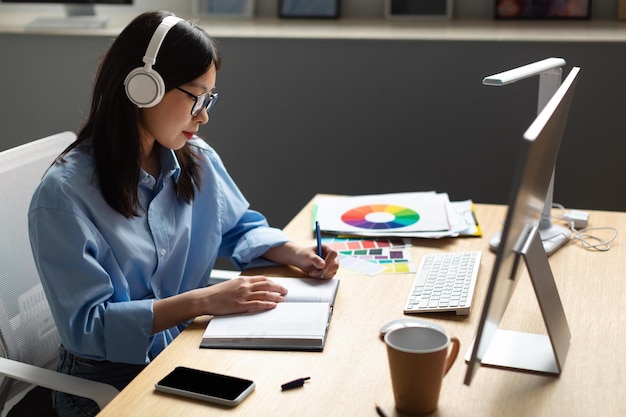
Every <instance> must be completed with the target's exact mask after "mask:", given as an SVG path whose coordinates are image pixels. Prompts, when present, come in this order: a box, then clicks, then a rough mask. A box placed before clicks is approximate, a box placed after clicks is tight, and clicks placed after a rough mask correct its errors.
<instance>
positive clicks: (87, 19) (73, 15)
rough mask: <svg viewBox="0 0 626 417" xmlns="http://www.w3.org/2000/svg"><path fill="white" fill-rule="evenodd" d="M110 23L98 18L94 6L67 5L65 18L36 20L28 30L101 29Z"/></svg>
mask: <svg viewBox="0 0 626 417" xmlns="http://www.w3.org/2000/svg"><path fill="white" fill-rule="evenodd" d="M108 21H109V18H108V17H106V16H96V11H95V8H94V6H93V4H66V5H65V16H47V17H38V18H35V20H33V21H32V22H30V23H29V24H28V25H27V26H26V29H27V30H49V29H101V28H103V27H105V26H106V25H107V22H108Z"/></svg>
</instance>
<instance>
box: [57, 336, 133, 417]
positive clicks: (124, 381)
mask: <svg viewBox="0 0 626 417" xmlns="http://www.w3.org/2000/svg"><path fill="white" fill-rule="evenodd" d="M144 367H145V365H132V364H127V363H115V362H109V361H97V360H93V359H85V358H81V357H79V356H76V355H73V354H71V353H69V352H67V351H66V350H65V349H63V347H61V348H60V349H59V362H58V365H57V370H58V371H59V372H62V373H64V374H68V375H74V376H78V377H81V378H85V379H91V380H93V381H98V382H104V383H107V384H110V385H113V386H114V387H115V388H117V389H118V390H121V389H122V388H124V387H125V386H126V385H128V383H129V382H130V381H132V379H133V378H134V377H136V376H137V374H139V372H141V370H142V369H143V368H144ZM52 401H53V404H54V408H55V409H56V411H57V413H58V414H59V417H91V416H95V415H96V414H98V412H99V411H100V408H99V407H98V405H97V404H96V402H95V401H93V400H90V399H87V398H82V397H77V396H75V395H70V394H65V393H63V392H59V391H54V392H53V398H52Z"/></svg>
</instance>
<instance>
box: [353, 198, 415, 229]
mask: <svg viewBox="0 0 626 417" xmlns="http://www.w3.org/2000/svg"><path fill="white" fill-rule="evenodd" d="M419 220H420V215H419V214H418V213H417V212H416V211H414V210H412V209H410V208H407V207H402V206H396V205H390V204H370V205H366V206H360V207H356V208H353V209H350V210H348V211H346V212H345V213H344V214H343V215H342V216H341V221H343V222H344V223H346V224H348V225H350V226H354V227H359V228H362V229H370V230H380V229H397V228H399V227H406V226H411V225H413V224H415V223H417V222H418V221H419Z"/></svg>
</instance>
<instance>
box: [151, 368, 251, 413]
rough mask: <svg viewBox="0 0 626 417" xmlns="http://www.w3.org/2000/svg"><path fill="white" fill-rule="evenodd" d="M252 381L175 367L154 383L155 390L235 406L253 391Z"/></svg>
mask: <svg viewBox="0 0 626 417" xmlns="http://www.w3.org/2000/svg"><path fill="white" fill-rule="evenodd" d="M254 387H255V384H254V381H250V380H248V379H243V378H237V377H234V376H228V375H222V374H216V373H213V372H208V371H202V370H199V369H192V368H186V367H184V366H179V367H176V368H175V369H174V370H173V371H172V372H170V373H169V374H168V375H167V376H166V377H165V378H163V379H162V380H160V381H159V382H157V383H156V385H155V388H156V390H157V391H162V392H167V393H170V394H176V395H182V396H184V397H189V398H195V399H198V400H203V401H209V402H212V403H217V404H221V405H227V406H231V407H232V406H235V405H237V404H239V403H240V402H241V401H242V400H243V399H244V398H246V397H247V396H248V394H250V393H251V392H252V391H254Z"/></svg>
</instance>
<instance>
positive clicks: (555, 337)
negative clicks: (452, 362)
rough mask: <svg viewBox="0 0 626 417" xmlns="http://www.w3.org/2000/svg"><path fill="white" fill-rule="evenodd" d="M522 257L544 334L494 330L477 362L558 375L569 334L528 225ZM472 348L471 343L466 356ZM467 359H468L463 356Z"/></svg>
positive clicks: (544, 261)
mask: <svg viewBox="0 0 626 417" xmlns="http://www.w3.org/2000/svg"><path fill="white" fill-rule="evenodd" d="M518 254H519V255H521V256H522V257H523V258H524V261H525V263H526V267H527V268H528V274H529V276H530V279H531V282H532V284H533V288H534V290H535V295H536V296H537V301H538V302H539V308H540V309H541V313H542V316H543V320H544V323H545V325H546V329H547V331H548V334H547V335H542V334H534V333H524V332H518V331H512V330H502V329H496V330H495V333H494V336H493V338H492V340H491V342H490V344H489V347H488V348H487V351H486V352H485V354H484V356H483V358H482V359H481V361H480V363H481V365H483V366H492V367H498V368H507V369H513V370H520V371H529V372H538V373H545V374H553V375H559V374H560V373H561V371H562V370H563V365H564V364H565V358H566V357H567V352H568V350H569V346H570V340H571V334H570V330H569V326H568V324H567V318H566V317H565V312H564V310H563V304H562V303H561V298H560V297H559V292H558V289H557V287H556V284H555V282H554V277H553V275H552V270H551V269H550V264H549V262H548V256H547V254H546V252H545V251H544V245H543V244H542V241H541V238H540V234H539V231H538V230H537V228H536V227H535V228H532V229H531V230H530V232H529V234H528V236H527V238H526V239H525V241H524V246H523V247H522V248H521V249H520V250H519V251H518ZM472 351H473V343H472V346H470V348H469V350H468V355H471V352H472ZM466 360H469V358H466Z"/></svg>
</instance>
